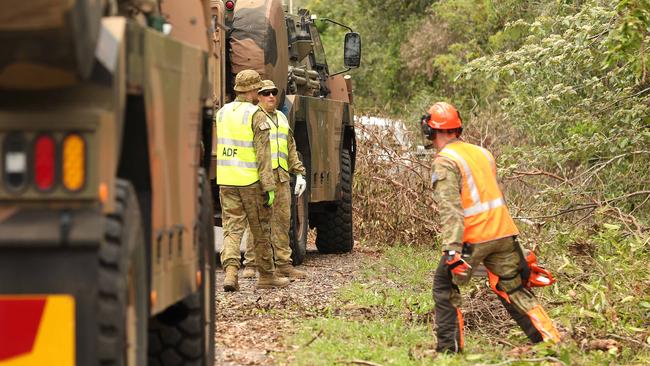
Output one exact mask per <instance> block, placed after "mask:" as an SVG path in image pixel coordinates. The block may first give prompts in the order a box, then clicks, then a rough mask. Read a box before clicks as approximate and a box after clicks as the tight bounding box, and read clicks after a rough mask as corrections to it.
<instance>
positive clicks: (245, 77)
mask: <svg viewBox="0 0 650 366" xmlns="http://www.w3.org/2000/svg"><path fill="white" fill-rule="evenodd" d="M261 86H262V78H261V77H260V74H258V73H257V71H255V70H242V71H240V72H239V73H238V74H237V76H236V77H235V91H238V92H247V91H251V90H255V89H259V88H260V87H261Z"/></svg>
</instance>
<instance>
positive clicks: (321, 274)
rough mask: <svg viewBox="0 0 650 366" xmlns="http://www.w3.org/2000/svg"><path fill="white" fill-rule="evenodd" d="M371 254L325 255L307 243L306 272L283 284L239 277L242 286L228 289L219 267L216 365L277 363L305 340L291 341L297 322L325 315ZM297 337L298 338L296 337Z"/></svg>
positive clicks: (304, 266)
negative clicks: (261, 286) (258, 285)
mask: <svg viewBox="0 0 650 366" xmlns="http://www.w3.org/2000/svg"><path fill="white" fill-rule="evenodd" d="M366 257H367V254H366V253H364V251H363V249H362V248H359V249H357V248H355V252H354V253H351V254H340V255H321V254H318V252H316V250H315V248H313V247H308V252H307V256H306V258H305V262H304V263H303V265H302V266H300V267H299V268H300V269H301V270H303V271H305V272H307V278H306V279H303V280H297V281H295V282H292V283H291V284H290V285H289V286H288V287H286V288H284V289H279V290H256V289H255V280H254V279H241V278H240V280H239V285H240V291H238V292H234V293H233V292H231V293H224V292H223V290H222V287H221V284H222V283H223V272H222V271H221V269H218V272H217V334H216V337H217V342H216V343H217V352H216V353H217V356H216V357H217V361H216V364H217V365H226V366H232V365H276V364H278V358H282V359H284V358H286V357H290V353H291V351H292V350H293V349H295V347H298V346H300V345H302V344H304V343H306V342H309V340H308V339H306V340H301V341H302V344H300V343H299V344H296V345H292V344H287V343H290V338H291V337H290V336H291V335H292V334H293V331H294V326H293V324H294V323H295V322H296V321H298V320H304V319H310V318H316V317H319V316H322V314H323V312H324V311H325V310H326V308H327V307H328V305H329V304H330V301H331V300H332V299H333V296H334V295H335V294H336V291H337V290H338V289H339V288H341V287H342V286H345V285H346V284H348V283H350V281H352V279H353V278H354V275H355V271H356V270H357V267H358V265H359V264H360V263H362V262H363V260H364V258H366ZM240 276H241V270H240ZM296 343H298V342H296Z"/></svg>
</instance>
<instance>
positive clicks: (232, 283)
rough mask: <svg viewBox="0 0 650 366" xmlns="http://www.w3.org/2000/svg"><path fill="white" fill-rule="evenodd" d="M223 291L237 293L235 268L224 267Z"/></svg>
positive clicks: (237, 284)
mask: <svg viewBox="0 0 650 366" xmlns="http://www.w3.org/2000/svg"><path fill="white" fill-rule="evenodd" d="M223 290H224V291H225V292H232V291H239V283H238V279H237V267H236V266H228V267H226V277H225V278H224V279H223Z"/></svg>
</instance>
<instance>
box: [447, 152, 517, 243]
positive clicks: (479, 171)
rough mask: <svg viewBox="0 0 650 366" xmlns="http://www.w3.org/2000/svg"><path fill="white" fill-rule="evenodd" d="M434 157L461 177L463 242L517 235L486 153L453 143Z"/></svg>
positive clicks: (478, 241) (491, 158)
mask: <svg viewBox="0 0 650 366" xmlns="http://www.w3.org/2000/svg"><path fill="white" fill-rule="evenodd" d="M438 155H439V156H444V157H446V158H448V159H450V160H452V161H453V162H454V163H455V164H456V166H458V169H459V170H460V172H461V175H462V187H461V191H460V195H461V205H462V207H463V214H464V216H465V220H464V222H465V232H464V234H463V242H465V243H470V244H477V243H483V242H486V241H491V240H496V239H500V238H505V237H508V236H513V235H517V234H519V230H517V226H515V223H514V221H513V220H512V217H511V216H510V213H509V212H508V207H507V206H506V204H505V201H504V199H503V194H502V193H501V189H500V188H499V184H498V183H497V176H496V165H495V162H494V157H493V156H492V154H491V153H490V152H489V151H487V150H486V149H484V148H482V147H480V146H476V145H472V144H468V143H466V142H462V141H456V142H452V143H450V144H448V145H447V146H445V148H443V149H442V151H440V153H438Z"/></svg>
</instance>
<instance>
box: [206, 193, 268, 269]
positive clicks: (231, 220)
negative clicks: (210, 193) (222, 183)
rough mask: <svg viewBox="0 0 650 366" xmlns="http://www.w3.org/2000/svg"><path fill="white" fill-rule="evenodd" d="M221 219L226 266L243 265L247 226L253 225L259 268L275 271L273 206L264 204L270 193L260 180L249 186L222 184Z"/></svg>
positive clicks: (222, 262) (252, 230)
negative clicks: (265, 191)
mask: <svg viewBox="0 0 650 366" xmlns="http://www.w3.org/2000/svg"><path fill="white" fill-rule="evenodd" d="M219 197H220V199H221V219H222V222H223V249H222V251H221V264H222V266H223V268H226V267H227V266H236V267H237V268H239V261H240V258H241V254H240V249H239V248H240V243H241V240H242V236H243V235H244V230H246V227H247V226H248V227H250V230H251V233H252V234H253V235H252V236H253V237H254V238H255V240H254V242H253V251H254V252H255V258H256V260H257V261H256V263H257V266H258V269H259V271H260V272H262V273H265V272H266V273H273V272H274V271H275V265H274V263H273V248H272V247H271V213H272V210H271V208H267V207H264V202H265V201H266V195H265V193H264V192H262V189H261V187H260V185H259V184H254V185H252V186H248V187H220V189H219Z"/></svg>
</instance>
